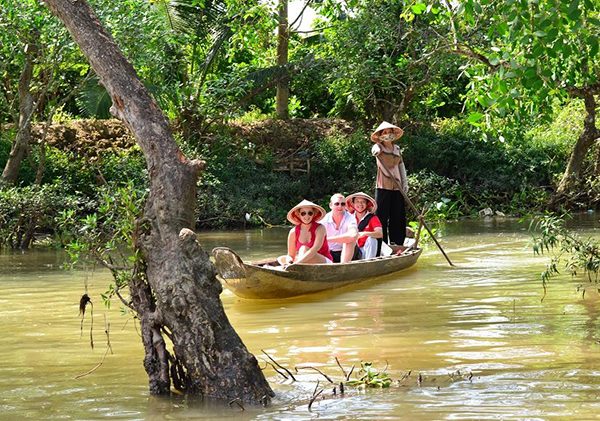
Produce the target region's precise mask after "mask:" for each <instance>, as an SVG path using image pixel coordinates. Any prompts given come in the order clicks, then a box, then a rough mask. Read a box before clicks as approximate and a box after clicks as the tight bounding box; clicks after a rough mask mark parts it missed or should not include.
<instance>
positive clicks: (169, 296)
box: [45, 0, 273, 403]
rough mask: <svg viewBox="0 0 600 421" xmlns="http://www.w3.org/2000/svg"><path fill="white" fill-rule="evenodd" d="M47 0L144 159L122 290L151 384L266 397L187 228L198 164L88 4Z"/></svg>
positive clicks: (222, 395)
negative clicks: (143, 193) (137, 259)
mask: <svg viewBox="0 0 600 421" xmlns="http://www.w3.org/2000/svg"><path fill="white" fill-rule="evenodd" d="M45 2H46V3H47V4H48V6H49V7H50V9H51V10H52V11H53V13H54V14H55V15H57V16H58V17H59V18H60V19H61V20H62V21H63V23H64V24H65V26H66V27H67V29H68V30H69V32H70V33H71V35H72V37H73V38H74V40H75V42H76V43H77V44H78V45H79V47H80V48H81V50H82V51H83V53H84V54H85V55H86V57H87V58H88V60H89V62H90V65H91V66H92V68H93V69H94V71H95V72H96V74H97V75H98V77H99V78H100V81H101V82H102V84H103V85H104V86H105V88H106V90H107V91H108V93H109V94H110V96H111V98H112V101H113V105H112V107H111V112H112V113H113V114H114V115H116V116H117V117H119V118H120V119H121V120H122V121H123V122H124V123H125V124H126V125H127V126H128V127H129V128H130V129H131V131H132V133H133V134H134V135H135V137H136V141H137V143H138V144H139V146H140V148H141V149H142V151H143V153H144V156H145V158H146V163H147V167H148V173H149V177H150V194H149V197H148V201H147V202H146V207H145V211H144V216H143V218H142V219H140V221H139V226H138V231H137V238H136V243H137V245H138V246H139V248H140V251H141V255H142V257H143V260H142V263H139V264H138V265H137V267H138V271H136V273H135V274H134V277H133V280H132V281H131V283H130V292H131V297H132V300H133V301H132V303H133V306H134V307H135V308H136V309H137V311H138V312H139V318H140V323H141V330H142V336H143V343H144V350H145V359H144V367H145V369H146V372H147V373H148V377H149V382H150V392H151V393H152V394H167V393H169V390H170V383H171V382H172V381H173V384H174V386H175V388H177V389H179V390H182V391H184V392H185V393H188V394H197V395H203V396H206V397H211V398H218V399H228V400H231V399H239V400H241V401H243V402H249V403H259V402H260V403H266V402H268V401H269V400H270V398H271V397H272V396H273V391H272V390H271V388H270V387H269V385H268V383H267V381H266V379H265V377H264V376H263V373H262V372H261V370H260V368H259V366H258V362H257V361H256V358H255V357H254V356H253V355H252V354H250V353H249V352H248V350H247V349H246V347H245V346H244V344H243V343H242V341H241V339H240V338H239V336H238V335H237V334H236V332H235V331H234V330H233V328H232V327H231V324H230V323H229V320H228V319H227V316H226V315H225V312H224V309H223V305H222V303H221V301H220V299H219V294H220V293H221V290H222V287H221V284H220V283H219V282H218V280H217V279H216V277H215V272H214V268H213V266H212V264H211V262H210V260H209V258H208V255H207V254H206V253H205V252H204V251H203V250H202V248H201V247H200V245H199V243H198V241H197V239H196V235H195V233H194V232H193V231H192V230H190V229H189V227H193V222H194V206H195V198H196V180H197V177H198V174H199V172H200V170H201V169H202V167H203V162H201V161H197V160H191V161H190V160H188V159H186V157H185V156H184V155H183V153H182V152H181V151H180V149H179V148H178V147H177V145H176V143H175V141H174V139H173V136H172V133H171V132H170V129H169V125H168V122H167V120H166V118H165V117H164V115H163V113H162V112H161V110H160V109H159V108H158V106H157V104H156V102H155V101H154V100H153V99H152V98H151V97H150V95H149V93H148V91H147V90H146V89H145V88H144V85H143V84H142V83H141V81H140V80H139V79H138V77H137V75H136V73H135V70H134V69H133V67H132V66H131V64H130V63H129V62H128V61H127V60H126V59H125V57H124V56H123V54H122V53H121V51H120V50H119V48H118V47H117V45H116V44H115V42H114V41H113V40H112V38H111V37H110V35H109V34H108V33H107V32H106V31H105V30H104V28H102V26H101V24H100V22H99V20H98V18H97V17H96V16H95V15H94V13H93V11H92V10H91V8H90V7H89V5H88V4H87V3H86V2H85V1H84V0H45ZM141 265H145V267H144V266H141ZM140 267H141V269H140ZM165 334H166V335H168V337H169V338H170V339H171V341H172V343H173V350H174V354H175V355H174V357H173V356H171V355H170V354H169V352H168V351H167V349H166V346H165V340H164V336H163V335H165Z"/></svg>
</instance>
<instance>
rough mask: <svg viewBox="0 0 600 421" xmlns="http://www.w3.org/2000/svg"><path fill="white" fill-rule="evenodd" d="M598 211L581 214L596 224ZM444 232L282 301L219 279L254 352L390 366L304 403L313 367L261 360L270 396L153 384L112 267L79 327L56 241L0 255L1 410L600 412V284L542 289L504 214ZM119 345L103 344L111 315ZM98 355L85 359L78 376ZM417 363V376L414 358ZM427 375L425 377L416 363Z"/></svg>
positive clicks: (441, 414) (274, 243)
mask: <svg viewBox="0 0 600 421" xmlns="http://www.w3.org/2000/svg"><path fill="white" fill-rule="evenodd" d="M597 221H598V219H597V217H596V218H595V219H591V220H590V219H589V218H588V219H587V220H583V221H578V222H577V225H578V227H580V228H582V229H583V230H584V231H585V232H586V233H589V234H592V235H594V236H596V237H598V236H600V224H598V222H597ZM445 232H446V236H445V237H444V238H443V244H444V245H445V248H446V251H447V252H448V254H449V255H450V256H451V258H452V259H453V261H454V263H455V264H456V265H457V268H450V267H449V266H448V265H447V264H446V262H445V260H444V259H443V257H442V256H441V255H440V254H439V253H438V252H436V250H435V249H434V248H432V247H430V248H429V249H428V250H426V251H425V253H424V255H423V257H422V258H421V259H420V260H419V262H418V264H417V266H416V268H414V269H411V270H409V271H407V272H404V273H402V274H396V275H391V276H387V277H383V278H380V279H377V280H372V281H367V282H365V283H363V284H361V285H360V286H359V287H352V288H346V289H342V290H338V291H334V292H329V293H325V294H318V295H314V296H306V297H300V298H296V299H290V300H279V301H262V302H261V301H247V300H242V299H238V298H236V297H235V296H233V295H232V294H231V293H230V292H229V291H225V292H223V294H222V299H223V302H224V305H225V308H226V312H227V314H228V316H229V318H230V320H231V323H232V324H233V326H234V327H235V328H236V330H237V332H238V333H239V334H240V336H241V337H242V339H243V340H244V342H245V344H246V345H247V346H248V348H249V349H250V351H251V352H253V353H254V354H255V355H257V357H258V358H259V361H261V365H264V363H263V362H262V361H264V360H265V357H264V354H262V352H261V350H262V349H264V350H265V351H266V352H267V353H269V355H271V356H273V357H274V358H275V359H276V360H277V361H278V362H279V363H280V364H282V365H285V366H286V367H289V368H290V369H292V368H293V367H301V366H312V367H317V368H319V369H321V370H322V371H323V372H325V373H326V374H328V375H329V376H330V377H332V378H334V379H335V380H338V381H339V380H340V379H341V378H342V372H341V370H340V368H339V367H338V366H337V364H336V362H335V357H337V358H338V359H339V361H340V362H341V364H342V365H343V366H344V367H345V369H346V370H348V369H349V368H350V367H351V366H352V365H353V364H355V365H359V364H360V361H361V360H366V361H372V362H373V363H374V365H375V366H376V367H379V368H384V367H385V366H386V364H387V366H388V368H387V371H388V373H389V374H390V376H391V377H392V378H393V379H395V380H399V379H401V378H402V377H403V376H405V377H406V378H405V379H404V380H403V381H401V382H400V383H399V384H398V383H395V384H394V386H393V387H392V388H391V389H388V390H368V391H355V390H352V389H349V390H347V393H346V395H345V396H344V397H343V398H340V397H337V398H331V389H332V387H330V386H328V387H327V389H326V391H325V392H324V393H323V394H324V395H327V396H328V397H330V399H326V400H322V401H316V402H315V403H314V404H313V406H312V412H309V411H308V408H307V403H308V400H309V399H310V396H311V395H312V393H313V390H314V388H315V385H316V382H317V380H319V381H320V385H324V384H325V383H326V380H325V378H324V377H323V376H320V375H319V374H318V373H316V372H315V371H314V370H311V369H301V370H300V372H299V374H298V382H295V383H291V382H290V381H286V380H284V379H283V377H282V376H280V375H279V374H277V373H276V372H275V371H274V370H272V369H271V368H270V367H269V368H267V369H266V370H265V373H266V375H267V377H268V379H269V381H270V383H271V385H272V387H273V388H274V390H275V391H276V393H277V398H276V400H275V401H274V403H273V405H272V406H270V407H269V408H258V409H253V408H246V410H245V411H243V412H242V411H241V410H240V408H237V407H232V408H230V407H228V406H227V405H226V404H215V403H210V404H206V403H201V402H190V401H186V400H183V399H178V398H172V399H156V398H151V397H149V396H148V393H147V379H146V376H145V373H144V370H143V367H142V358H143V353H142V346H141V341H140V339H139V336H138V334H137V331H136V326H135V324H134V323H133V321H132V320H130V319H129V318H127V317H123V316H121V315H120V314H119V308H118V307H119V306H118V303H116V302H115V303H114V305H113V307H112V308H111V309H110V310H107V309H106V308H105V307H104V306H103V305H102V302H101V300H100V298H99V294H100V293H102V292H104V291H105V290H106V286H107V285H108V283H109V282H110V276H109V275H108V274H107V273H105V272H95V273H93V274H89V276H88V278H87V286H88V289H89V293H90V296H91V297H92V300H93V302H94V314H93V320H94V326H93V339H94V345H95V346H94V349H91V347H90V336H89V335H90V318H89V314H88V315H87V316H86V318H85V320H84V324H83V334H81V333H80V319H79V318H78V316H77V314H78V301H79V297H80V296H81V294H82V293H83V292H84V287H85V283H86V282H85V279H86V274H85V272H82V271H79V272H65V271H63V270H62V269H61V268H60V266H61V264H62V262H63V261H64V256H63V255H62V254H61V253H58V252H41V251H33V252H27V253H24V254H21V253H9V254H0V321H1V323H0V332H1V335H2V341H1V342H0V350H1V352H0V418H1V419H23V418H31V419H97V418H117V419H156V420H160V419H240V420H245V419H264V420H267V419H268V420H272V419H281V420H283V419H286V420H287V419H310V418H320V419H364V420H383V419H410V420H414V419H523V418H526V419H557V418H558V419H561V418H571V419H597V418H600V388H599V386H600V332H599V330H598V328H599V325H600V321H599V320H598V316H599V315H600V308H599V294H598V293H597V292H595V291H591V290H590V291H588V293H587V294H586V295H585V297H584V298H582V294H581V292H577V285H578V284H579V282H578V281H577V280H572V279H570V278H569V277H560V278H557V279H556V280H553V281H552V284H551V285H550V289H549V291H548V294H547V296H546V298H545V300H544V301H543V302H540V298H541V296H542V288H541V284H540V282H539V273H540V271H541V270H542V269H543V268H544V265H545V262H546V259H545V258H541V257H534V256H533V255H532V253H531V249H530V247H529V246H528V240H529V237H528V234H527V232H526V230H525V227H524V226H522V225H519V224H518V223H516V222H515V221H510V220H489V221H483V222H460V223H457V224H451V225H449V226H448V227H447V228H446V230H445ZM285 235H286V231H285V230H277V229H271V230H262V231H251V232H224V233H219V232H209V233H201V234H200V239H201V242H202V244H203V246H204V247H205V248H206V249H207V250H210V249H211V248H212V247H213V246H217V245H227V246H229V247H231V248H233V249H234V250H236V251H238V252H239V253H240V254H241V255H242V257H244V258H248V259H253V258H263V257H267V256H269V255H275V254H279V253H282V252H283V247H284V244H285ZM106 327H108V330H109V331H110V344H111V346H112V351H113V353H112V354H111V353H108V354H107V355H106V358H104V359H103V356H104V355H105V353H106V351H107V339H106V335H105V333H104V330H105V328H106ZM101 361H102V365H101V366H100V367H98V368H97V369H96V370H95V371H94V372H93V373H92V374H90V375H88V376H85V377H82V378H80V379H78V380H75V379H74V377H75V376H77V375H80V374H83V373H86V372H88V371H90V370H91V369H93V368H94V367H95V366H96V365H97V364H98V363H99V362H101ZM409 371H410V375H409V376H407V373H408V372H409ZM419 374H420V375H421V382H420V383H419V381H418V377H419Z"/></svg>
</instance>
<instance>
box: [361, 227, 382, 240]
mask: <svg viewBox="0 0 600 421" xmlns="http://www.w3.org/2000/svg"><path fill="white" fill-rule="evenodd" d="M361 237H373V238H383V229H382V228H381V227H375V228H374V229H373V231H361V232H359V233H358V238H361Z"/></svg>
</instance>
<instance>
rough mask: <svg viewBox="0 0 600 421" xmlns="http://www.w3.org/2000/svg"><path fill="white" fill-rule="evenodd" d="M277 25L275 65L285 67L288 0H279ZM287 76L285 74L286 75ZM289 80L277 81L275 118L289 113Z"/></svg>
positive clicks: (286, 78) (284, 116)
mask: <svg viewBox="0 0 600 421" xmlns="http://www.w3.org/2000/svg"><path fill="white" fill-rule="evenodd" d="M278 11H279V26H278V30H277V65H278V66H280V67H281V68H285V66H287V64H288V42H289V28H288V0H279V6H278ZM286 76H287V75H286ZM289 97H290V80H289V77H285V78H283V79H282V80H280V81H279V82H278V83H277V95H276V98H275V104H276V111H277V118H280V119H282V120H287V119H288V118H289V117H290V115H289V106H288V104H289Z"/></svg>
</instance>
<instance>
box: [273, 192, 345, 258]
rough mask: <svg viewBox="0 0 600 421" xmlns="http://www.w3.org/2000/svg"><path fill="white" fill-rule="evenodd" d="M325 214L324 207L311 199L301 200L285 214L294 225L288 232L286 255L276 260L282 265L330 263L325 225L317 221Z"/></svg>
mask: <svg viewBox="0 0 600 421" xmlns="http://www.w3.org/2000/svg"><path fill="white" fill-rule="evenodd" d="M323 216H325V209H323V208H322V207H321V206H319V205H316V204H314V203H313V202H311V201H308V200H303V201H302V202H300V203H298V204H297V205H296V206H294V207H293V208H292V209H291V210H290V211H289V212H288V214H287V219H288V221H290V222H291V223H292V224H294V225H295V227H294V228H292V229H291V230H290V232H289V234H288V241H287V247H288V252H287V256H280V257H279V258H278V259H277V260H278V261H279V263H281V264H282V265H283V266H285V265H289V264H291V263H331V262H332V260H333V259H332V257H331V253H330V252H329V246H328V245H327V232H326V230H325V227H324V226H323V225H321V224H319V223H318V222H317V221H318V220H320V219H321V218H323Z"/></svg>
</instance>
